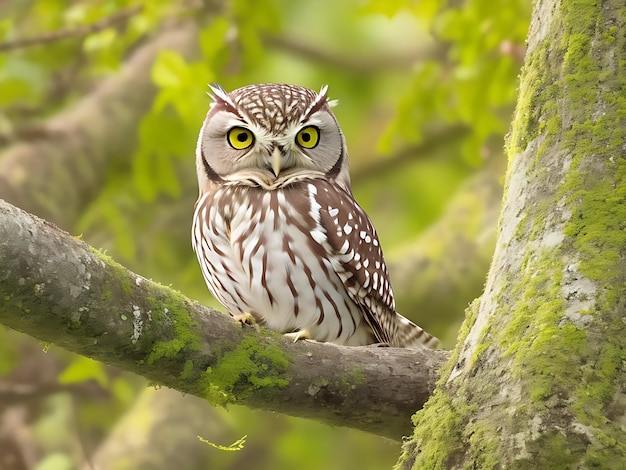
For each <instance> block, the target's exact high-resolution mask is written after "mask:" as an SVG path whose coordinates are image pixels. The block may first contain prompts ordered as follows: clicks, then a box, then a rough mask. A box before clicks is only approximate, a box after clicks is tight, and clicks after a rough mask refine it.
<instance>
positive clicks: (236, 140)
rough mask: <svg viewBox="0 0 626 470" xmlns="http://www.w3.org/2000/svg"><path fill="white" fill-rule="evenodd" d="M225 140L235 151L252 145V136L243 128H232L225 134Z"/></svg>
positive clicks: (250, 132)
mask: <svg viewBox="0 0 626 470" xmlns="http://www.w3.org/2000/svg"><path fill="white" fill-rule="evenodd" d="M226 140H228V143H229V144H230V146H231V147H232V148H234V149H236V150H244V149H247V148H248V147H250V146H251V145H252V144H253V143H254V134H253V133H252V131H250V130H249V129H246V128H244V127H233V128H232V129H231V130H229V131H228V134H226Z"/></svg>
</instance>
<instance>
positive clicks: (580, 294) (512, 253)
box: [398, 0, 626, 469]
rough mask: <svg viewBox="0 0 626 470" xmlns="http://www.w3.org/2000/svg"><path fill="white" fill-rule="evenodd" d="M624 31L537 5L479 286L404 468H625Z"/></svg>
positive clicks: (586, 5) (579, 9) (581, 11)
mask: <svg viewBox="0 0 626 470" xmlns="http://www.w3.org/2000/svg"><path fill="white" fill-rule="evenodd" d="M625 30H626V6H625V5H624V2H622V1H621V0H606V1H602V2H596V1H574V0H562V1H558V0H539V1H538V2H537V4H536V5H535V9H534V12H533V20H532V24H531V29H530V35H529V41H528V51H527V56H526V65H525V66H524V69H523V72H522V76H521V84H520V96H519V100H518V105H517V110H516V114H515V118H514V121H513V126H512V131H511V134H510V136H509V141H508V153H509V168H508V173H507V179H506V185H505V197H504V205H503V209H502V212H501V217H500V224H499V229H498V235H499V236H498V242H497V247H496V253H495V256H494V259H493V262H492V265H491V269H490V273H489V277H488V280H487V284H486V287H485V292H484V294H483V296H482V297H481V298H480V300H477V301H476V302H475V303H474V304H472V306H471V308H470V309H469V310H468V318H467V320H466V322H465V324H464V327H463V328H462V331H461V336H460V341H459V343H458V345H457V348H456V351H454V353H453V355H452V357H451V359H450V361H449V362H448V364H447V365H446V366H445V367H444V369H443V371H442V379H441V381H440V383H439V386H438V388H437V389H436V391H435V393H434V395H433V397H432V398H431V399H430V400H429V402H428V403H427V405H426V406H425V408H424V409H423V410H422V411H420V412H418V413H417V414H416V416H415V418H414V419H415V422H416V428H415V434H414V436H413V438H412V439H411V440H410V441H408V442H407V443H406V444H405V446H404V453H403V455H402V457H401V458H400V461H399V462H398V468H415V469H424V468H428V469H438V468H481V469H485V468H510V469H531V468H550V469H552V468H625V467H626V429H625V427H624V422H626V413H625V411H624V410H626V388H625V385H624V384H626V368H625V367H624V363H625V361H626V314H625V312H626V283H625V282H624V281H625V280H626V262H625V258H626V159H625V158H624V149H625V147H624V145H625V144H624V142H626V114H625V112H624V110H626V93H625V90H626V36H625V35H624V31H625Z"/></svg>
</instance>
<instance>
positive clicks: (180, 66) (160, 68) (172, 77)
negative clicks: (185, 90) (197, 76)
mask: <svg viewBox="0 0 626 470" xmlns="http://www.w3.org/2000/svg"><path fill="white" fill-rule="evenodd" d="M151 77H152V81H153V82H154V83H156V84H157V85H158V86H160V87H163V88H166V87H180V86H182V85H183V84H185V83H188V82H189V81H190V78H191V77H190V76H189V66H188V65H187V63H186V62H185V59H183V58H182V56H181V55H180V54H179V53H178V52H174V51H170V50H167V49H165V50H162V51H160V52H159V55H158V56H157V58H156V60H155V61H154V64H153V65H152V71H151Z"/></svg>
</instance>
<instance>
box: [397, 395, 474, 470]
mask: <svg viewBox="0 0 626 470" xmlns="http://www.w3.org/2000/svg"><path fill="white" fill-rule="evenodd" d="M473 411H475V408H473V407H471V406H469V405H465V404H463V403H462V402H460V400H454V399H452V398H451V397H450V396H449V395H448V393H446V392H445V391H444V390H443V389H442V387H439V388H437V390H436V391H435V393H434V394H433V395H432V396H431V397H430V399H429V400H428V403H427V404H426V406H425V407H424V409H423V410H421V411H418V412H417V413H415V415H413V424H415V434H414V435H413V437H412V438H411V440H410V441H408V442H407V443H405V445H404V452H403V454H402V455H401V457H400V460H399V461H398V464H397V466H396V469H401V468H411V467H414V464H415V463H414V462H413V461H412V459H413V456H414V455H416V454H418V455H419V466H416V467H415V468H428V469H432V470H439V469H442V470H443V469H448V468H452V467H453V464H454V462H455V459H456V456H457V454H460V453H461V451H462V449H463V441H464V439H463V434H464V431H465V426H466V424H467V422H468V420H469V416H471V414H472V412H473Z"/></svg>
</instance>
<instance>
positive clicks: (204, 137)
mask: <svg viewBox="0 0 626 470" xmlns="http://www.w3.org/2000/svg"><path fill="white" fill-rule="evenodd" d="M326 89H327V87H323V88H322V90H321V91H320V92H319V93H316V92H314V91H312V90H309V89H307V88H302V87H298V86H294V85H282V84H265V85H250V86H246V87H243V88H239V89H237V90H234V91H232V92H230V93H227V92H226V91H225V90H224V89H223V88H221V87H220V86H218V85H212V86H211V90H212V92H213V94H212V98H213V103H212V105H211V109H210V111H209V112H208V114H207V116H206V119H205V120H204V124H203V125H202V129H201V130H200V136H199V138H198V146H197V149H196V157H197V169H198V182H199V185H200V192H201V193H202V192H204V191H205V190H207V189H208V188H209V187H210V186H211V185H212V184H220V183H224V184H247V185H251V184H252V185H259V186H262V187H264V188H267V189H273V188H278V187H281V186H282V185H287V184H289V183H291V182H293V181H297V180H299V179H304V178H327V179H330V180H334V181H336V182H337V183H338V184H340V185H341V186H343V187H344V188H345V189H347V190H349V187H350V177H349V173H348V155H347V151H346V143H345V139H344V137H343V134H342V132H341V129H340V128H339V124H338V123H337V119H336V118H335V116H334V115H333V113H332V111H331V110H330V107H331V105H332V102H329V101H328V99H327V97H326Z"/></svg>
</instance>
